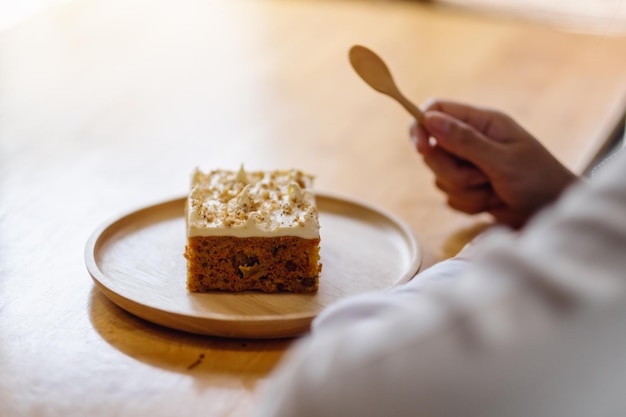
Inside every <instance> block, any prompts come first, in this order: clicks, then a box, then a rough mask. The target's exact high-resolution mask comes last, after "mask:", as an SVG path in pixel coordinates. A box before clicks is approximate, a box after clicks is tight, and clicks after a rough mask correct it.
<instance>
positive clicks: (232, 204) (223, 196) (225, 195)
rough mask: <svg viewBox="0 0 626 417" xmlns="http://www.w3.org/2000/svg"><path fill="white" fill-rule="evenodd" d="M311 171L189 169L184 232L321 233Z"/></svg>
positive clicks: (315, 235) (241, 234)
mask: <svg viewBox="0 0 626 417" xmlns="http://www.w3.org/2000/svg"><path fill="white" fill-rule="evenodd" d="M312 182H313V177H312V176H310V175H308V174H304V173H302V172H301V171H298V170H290V171H250V172H246V171H245V170H244V169H243V166H242V167H241V168H240V169H239V171H238V172H234V171H228V170H214V171H211V172H208V173H204V172H202V171H200V170H199V169H196V171H195V172H194V173H193V177H192V181H191V191H190V193H189V196H188V198H187V206H186V207H185V211H186V213H187V235H188V236H189V237H194V236H235V237H274V236H295V237H301V238H304V239H318V238H319V229H320V226H319V221H318V211H317V208H316V205H315V196H314V195H313V192H312V190H311V185H312Z"/></svg>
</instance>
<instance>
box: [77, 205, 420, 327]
mask: <svg viewBox="0 0 626 417" xmlns="http://www.w3.org/2000/svg"><path fill="white" fill-rule="evenodd" d="M316 199H317V205H318V209H319V212H320V226H321V230H320V234H321V247H320V252H321V259H322V263H323V269H322V274H321V276H320V286H319V290H318V292H317V293H316V294H313V295H304V294H289V293H280V294H266V293H260V292H243V293H224V292H211V293H203V294H198V293H190V292H188V291H187V289H186V273H187V272H186V260H185V258H184V257H183V252H184V249H185V243H186V233H185V219H184V202H185V199H184V198H180V199H176V200H171V201H167V202H164V203H161V204H157V205H153V206H149V207H146V208H143V209H140V210H137V211H134V212H132V213H129V214H127V215H124V216H122V217H120V218H118V219H115V220H113V221H111V222H108V223H106V224H104V225H102V226H101V227H99V228H98V229H97V230H96V231H95V232H94V233H93V234H92V236H91V237H90V239H89V241H88V242H87V245H86V248H85V261H86V265H87V269H88V271H89V273H90V274H91V276H92V278H93V280H94V281H95V283H96V285H97V286H98V287H99V288H100V290H102V292H103V293H104V294H105V295H106V296H107V297H108V298H109V299H110V300H111V301H113V302H114V303H115V304H117V305H118V306H119V307H121V308H123V309H124V310H126V311H128V312H130V313H132V314H135V315H137V316H139V317H141V318H143V319H145V320H148V321H150V322H153V323H157V324H160V325H163V326H166V327H170V328H173V329H178V330H183V331H187V332H192V333H198V334H205V335H214V336H222V337H237V338H279V337H292V336H297V335H300V334H302V333H304V332H306V331H308V329H309V326H310V323H311V321H312V320H313V318H315V316H316V315H317V314H318V313H319V312H320V311H321V310H322V309H323V308H324V307H326V306H328V305H330V304H332V303H334V302H336V301H337V300H339V299H341V298H344V297H346V296H349V295H354V294H359V293H363V292H366V291H373V290H378V289H384V288H390V287H392V286H395V285H398V284H400V283H403V282H406V281H408V280H409V279H411V278H412V277H413V276H414V275H415V274H416V273H417V271H418V269H419V266H420V264H421V259H422V256H421V255H422V254H421V250H420V247H419V244H418V242H417V240H416V239H415V236H414V235H413V233H412V232H411V230H410V229H409V227H408V226H406V225H405V224H404V223H403V222H401V221H400V220H399V219H397V218H395V217H394V216H392V215H391V214H389V213H386V212H384V211H382V210H380V209H377V208H375V207H372V206H370V205H368V204H364V203H362V202H358V201H354V200H348V199H345V198H341V197H336V196H331V195H328V194H319V193H318V194H317V197H316Z"/></svg>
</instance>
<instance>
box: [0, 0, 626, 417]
mask: <svg viewBox="0 0 626 417" xmlns="http://www.w3.org/2000/svg"><path fill="white" fill-rule="evenodd" d="M353 44H363V45H368V46H370V47H371V48H372V49H373V50H375V51H377V52H379V53H380V54H381V55H382V56H384V58H385V60H386V61H387V63H388V64H389V66H390V67H391V68H393V71H394V77H395V78H396V81H397V82H398V84H400V85H401V86H402V89H403V92H404V93H405V94H406V95H407V97H408V98H409V99H411V100H412V101H415V102H417V103H420V102H422V101H423V100H425V99H426V98H428V97H431V96H440V97H448V98H453V99H460V100H465V101H470V102H474V103H478V104H483V105H489V106H494V107H498V108H501V109H503V110H505V111H507V112H509V113H510V114H511V115H512V116H514V117H515V118H516V119H518V120H519V121H520V122H521V123H522V124H524V125H525V126H527V127H528V128H529V130H530V131H531V132H533V133H534V134H535V135H537V136H538V137H539V138H541V140H542V141H543V142H544V143H545V145H546V146H547V147H548V148H549V149H550V150H552V151H553V152H554V153H555V154H556V155H557V157H558V158H559V159H560V160H561V161H563V162H564V163H565V164H566V165H568V166H569V167H571V168H572V169H574V170H576V171H581V170H582V169H584V167H585V165H586V164H587V163H588V161H589V160H590V159H591V158H592V157H593V155H594V154H595V153H596V152H597V150H598V149H600V148H601V147H602V145H603V143H604V142H605V140H606V137H607V134H608V132H610V131H612V130H613V128H614V127H615V124H616V123H617V121H618V120H619V118H620V117H621V116H622V115H623V111H624V97H625V92H626V73H625V72H624V68H623V63H624V62H626V39H625V38H623V37H607V36H591V35H584V34H576V33H567V32H560V31H557V30H554V29H553V28H551V27H544V26H540V25H534V24H530V23H523V22H512V21H499V20H496V19H493V18H490V17H484V16H481V15H478V14H463V13H457V12H455V11H453V10H442V9H437V8H433V7H431V6H429V5H425V4H418V3H413V2H404V1H398V2H395V1H388V2H373V1H372V2H369V1H348V2H339V1H307V0H305V1H297V2H295V1H279V0H266V1H256V0H250V1H236V2H235V1H226V0H223V1H220V0H218V1H211V2H204V1H199V0H177V1H175V2H174V1H170V0H151V1H147V0H77V1H75V2H70V3H67V4H64V5H60V6H59V7H57V8H54V9H51V10H49V11H46V12H45V13H41V14H38V15H35V16H33V17H32V18H31V19H29V20H28V21H25V22H23V23H22V24H20V25H18V26H15V27H13V28H11V29H10V30H6V31H3V32H0V375H2V378H0V415H2V416H4V415H7V416H54V417H56V416H64V417H83V416H87V415H89V416H95V417H98V416H102V417H104V416H112V415H115V416H122V417H126V416H129V417H130V416H138V415H149V416H153V417H165V416H171V415H176V416H198V415H211V416H218V417H225V416H237V417H240V416H245V415H247V414H248V412H249V411H250V410H251V409H252V408H253V407H254V398H255V396H256V395H258V393H259V392H260V390H261V389H262V388H263V386H264V384H266V383H267V381H268V379H269V378H271V377H270V376H269V375H270V372H271V371H272V369H274V367H275V366H276V364H277V363H278V362H279V361H280V359H281V358H282V357H283V355H284V353H285V351H286V349H287V348H288V347H289V346H291V344H292V340H246V339H220V338H217V337H210V336H201V335H192V334H189V333H185V332H180V331H175V330H169V329H167V328H164V327H161V326H158V325H154V324H151V323H150V322H147V321H145V320H142V319H139V318H136V317H135V316H133V315H130V314H128V313H126V312H125V311H124V310H122V309H120V308H118V307H116V305H115V304H114V303H112V302H110V301H109V300H108V299H107V298H106V297H105V296H104V295H103V294H102V292H101V291H99V290H98V289H97V288H96V287H95V285H94V284H93V282H92V280H91V279H90V277H89V275H88V272H87V270H86V268H85V263H84V258H83V254H84V247H85V244H86V242H87V240H88V239H89V236H90V234H91V233H92V232H93V230H95V229H96V228H97V227H98V226H99V225H100V224H102V223H103V222H104V221H106V220H107V219H117V218H119V217H120V216H121V215H122V214H124V213H127V212H129V211H132V210H134V209H135V208H137V207H142V206H146V205H148V204H152V203H153V202H155V201H165V200H169V199H173V198H177V197H179V196H180V195H183V194H184V193H185V192H186V190H187V187H188V183H189V177H190V175H191V172H192V171H193V168H194V167H195V166H201V167H203V168H225V169H236V168H237V167H239V165H240V164H241V163H242V162H244V163H245V164H246V167H247V168H249V169H280V168H287V169H288V168H291V167H297V168H299V169H302V170H305V171H307V172H311V173H313V174H315V176H316V188H317V189H318V190H320V191H324V192H331V193H334V194H338V195H342V196H351V197H356V198H358V199H360V200H363V201H367V202H369V203H371V204H374V205H376V206H377V207H382V208H383V209H385V210H388V211H389V212H391V213H393V214H394V215H396V216H398V217H399V218H400V219H402V220H403V221H404V222H406V223H407V224H408V225H409V226H410V227H411V229H412V230H413V231H414V232H415V233H416V234H417V235H418V236H419V239H420V242H421V244H422V246H423V250H424V265H423V266H424V267H428V266H430V265H432V264H433V263H434V262H437V261H439V260H441V259H444V258H446V257H448V256H451V255H453V254H454V253H455V252H456V251H457V250H458V249H459V248H460V247H461V246H462V245H463V244H464V243H465V242H467V241H468V240H469V239H470V238H471V237H472V236H473V235H474V234H475V233H476V232H478V231H480V230H482V229H483V228H484V227H486V226H487V225H488V219H487V218H485V217H482V216H478V217H472V216H465V215H462V214H458V213H455V212H453V211H451V210H450V209H448V208H447V207H446V204H445V200H444V198H443V196H442V195H441V194H440V193H439V192H438V191H437V190H436V188H435V187H434V186H433V185H432V175H431V174H430V172H429V171H428V169H427V168H426V167H425V166H424V165H423V164H422V162H421V159H420V158H419V157H418V156H417V155H416V153H415V152H414V149H413V147H412V145H411V144H410V142H409V140H408V133H407V130H408V125H409V122H410V118H409V117H408V116H407V115H406V113H405V112H404V111H403V110H402V109H401V108H399V107H398V105H397V104H396V103H393V102H392V101H391V100H389V99H388V98H386V97H382V96H381V95H380V94H377V93H376V92H373V91H372V90H371V89H370V88H368V87H367V86H365V85H364V84H363V82H362V81H361V80H360V79H358V77H356V76H355V74H354V72H353V70H352V68H350V65H349V62H348V57H347V53H348V49H349V47H350V46H351V45H353Z"/></svg>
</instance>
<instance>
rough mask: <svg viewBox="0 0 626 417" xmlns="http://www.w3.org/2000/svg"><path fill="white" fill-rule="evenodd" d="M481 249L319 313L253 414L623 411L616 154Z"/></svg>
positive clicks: (621, 216) (621, 165)
mask: <svg viewBox="0 0 626 417" xmlns="http://www.w3.org/2000/svg"><path fill="white" fill-rule="evenodd" d="M481 246H482V247H483V250H484V255H482V256H480V257H479V259H478V260H477V261H476V263H475V265H470V264H469V263H468V262H467V260H463V259H459V260H452V261H451V262H448V263H443V264H442V265H441V266H439V267H433V268H431V269H429V270H427V271H424V272H423V273H422V274H420V275H423V278H424V279H425V280H427V281H429V282H436V281H437V280H438V278H442V279H444V280H445V279H446V278H447V279H450V278H451V277H452V278H454V279H457V278H458V279H457V281H456V282H455V283H453V284H452V285H450V284H446V285H443V286H442V285H420V283H419V279H420V275H418V276H417V277H416V280H417V281H414V282H413V283H412V284H410V285H406V286H404V287H402V288H398V289H396V290H392V291H386V292H380V293H374V294H367V295H364V296H361V297H358V298H354V299H352V300H346V301H344V302H342V303H340V304H337V305H336V306H334V307H331V308H330V309H329V310H328V311H326V312H324V313H323V314H321V315H320V317H319V318H318V319H317V320H316V322H315V326H314V331H313V332H312V334H311V335H309V336H307V337H305V338H303V339H302V340H300V341H299V342H298V343H297V344H296V346H295V347H294V349H292V350H291V351H290V352H289V354H288V355H287V357H286V358H285V360H284V361H283V363H282V364H281V365H280V367H279V369H278V370H277V372H276V374H275V375H274V376H273V380H272V383H271V384H270V386H269V387H267V390H266V391H265V393H264V396H263V398H262V401H261V403H260V405H259V407H258V409H257V413H256V416H259V417H270V416H272V417H292V416H293V417H296V416H297V417H309V416H310V417H312V416H359V417H369V416H372V417H373V416H398V417H404V416H407V417H408V416H437V417H441V416H460V415H463V416H469V417H473V416H481V417H491V416H494V417H495V416H504V415H506V416H507V417H509V416H510V417H518V416H519V417H521V416H550V417H560V416H563V417H565V416H568V417H577V416H589V415H593V416H612V415H623V414H624V410H626V396H624V395H623V389H622V388H623V386H624V384H625V383H626V292H625V286H624V280H625V279H626V278H625V276H626V273H625V272H624V271H626V156H624V157H620V158H616V160H615V161H614V164H613V166H612V167H610V168H608V167H607V169H606V172H605V173H603V174H602V175H598V176H597V178H595V179H594V183H593V184H580V185H578V186H576V187H574V188H573V189H571V190H570V191H569V192H567V193H566V195H564V197H563V198H562V199H561V200H560V201H559V203H558V204H556V205H555V206H553V207H551V208H549V209H547V210H545V211H544V212H542V213H541V214H540V215H538V216H537V217H536V218H535V219H534V220H533V221H532V222H531V223H530V224H529V225H528V226H527V227H526V228H525V230H524V231H523V232H522V233H520V234H519V235H513V234H510V233H496V234H494V235H493V236H490V237H489V238H488V239H485V241H484V242H482V245H481ZM443 287H445V288H443Z"/></svg>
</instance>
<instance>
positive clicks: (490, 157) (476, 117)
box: [411, 100, 577, 227]
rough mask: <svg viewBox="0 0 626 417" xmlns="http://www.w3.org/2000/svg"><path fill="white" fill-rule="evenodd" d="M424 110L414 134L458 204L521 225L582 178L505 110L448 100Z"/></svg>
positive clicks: (470, 211) (453, 204)
mask: <svg viewBox="0 0 626 417" xmlns="http://www.w3.org/2000/svg"><path fill="white" fill-rule="evenodd" d="M423 110H424V122H423V124H419V125H415V124H414V125H413V126H412V128H411V137H412V139H413V141H414V143H415V146H416V148H417V151H418V152H419V153H420V154H421V155H422V156H423V158H424V162H425V163H426V165H428V167H429V168H430V169H431V170H432V171H433V173H434V174H435V184H436V185H437V187H438V188H439V189H441V190H442V191H443V192H444V193H446V194H447V196H448V205H449V206H450V207H452V208H454V209H456V210H459V211H462V212H464V213H468V214H475V213H480V212H488V213H490V214H492V215H493V216H494V218H495V219H496V220H498V221H499V222H502V223H505V224H508V225H510V226H512V227H520V226H522V225H523V224H524V223H525V222H526V221H527V220H528V219H529V218H530V217H531V216H532V215H533V214H534V213H535V212H536V211H538V210H539V209H541V208H543V207H544V206H546V205H547V204H549V203H551V202H552V201H554V200H555V199H556V198H557V197H558V196H559V195H560V194H561V192H562V191H563V190H564V189H565V188H567V186H568V185H570V184H571V183H573V182H575V181H576V179H577V177H576V175H574V174H573V173H572V172H571V171H569V170H568V169H567V168H566V167H565V166H563V165H562V164H561V163H560V162H559V161H558V160H557V159H556V158H555V157H554V156H553V155H552V154H550V152H549V151H548V150H547V149H546V148H545V147H543V146H542V145H541V143H539V141H537V140H536V139H535V138H534V137H533V136H532V135H531V134H530V133H528V132H527V131H526V130H524V129H523V128H522V127H521V126H520V125H519V124H517V123H516V122H515V121H514V120H513V119H512V118H510V117H509V116H507V115H505V114H503V113H501V112H498V111H495V110H490V109H485V108H479V107H474V106H469V105H465V104H461V103H456V102H451V101H443V100H434V101H432V102H430V103H429V104H427V105H425V106H424V107H423ZM431 138H433V139H434V140H433V139H431Z"/></svg>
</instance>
